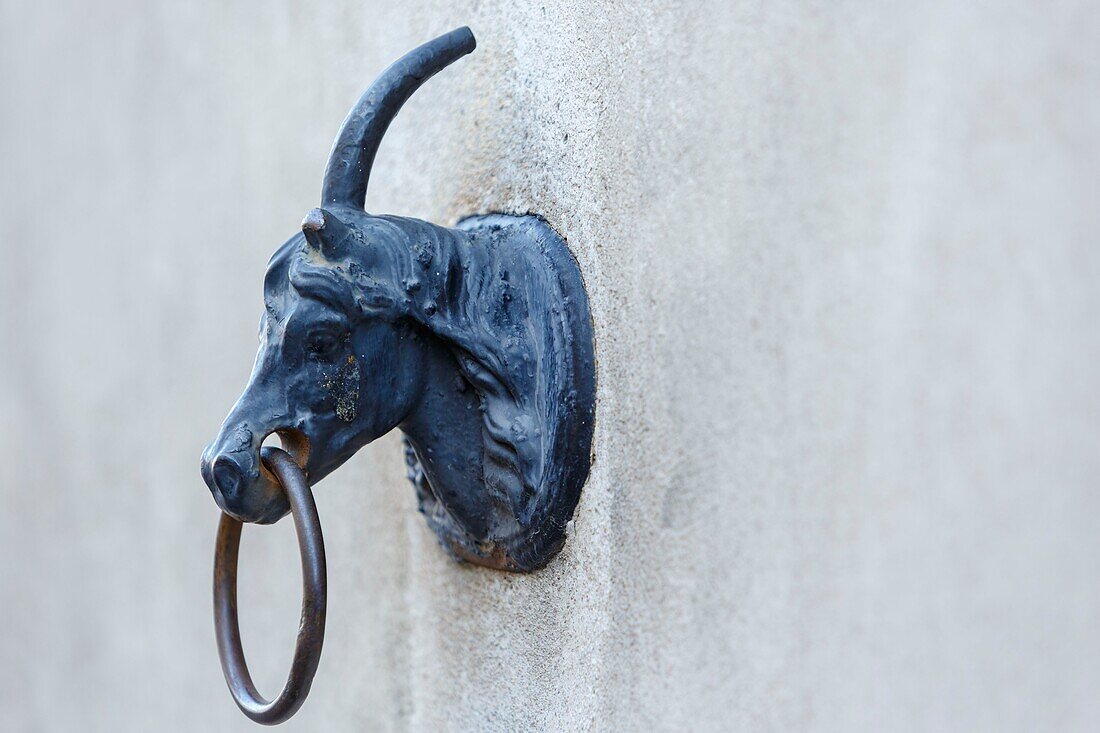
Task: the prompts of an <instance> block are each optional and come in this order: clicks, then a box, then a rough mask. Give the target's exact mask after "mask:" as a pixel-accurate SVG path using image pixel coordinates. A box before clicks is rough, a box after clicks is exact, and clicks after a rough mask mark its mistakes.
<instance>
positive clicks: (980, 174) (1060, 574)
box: [0, 0, 1100, 731]
mask: <svg viewBox="0 0 1100 733" xmlns="http://www.w3.org/2000/svg"><path fill="white" fill-rule="evenodd" d="M462 23H468V24H469V25H471V26H472V27H473V29H474V31H475V33H476V34H477V36H478V39H479V43H480V47H479V50H478V51H477V52H476V53H475V54H474V55H473V56H471V57H469V58H467V59H465V60H463V61H462V62H460V63H459V64H457V65H456V66H454V67H452V68H451V69H450V70H448V71H446V72H445V73H444V74H443V75H442V76H440V77H438V78H437V79H435V80H433V81H432V82H431V83H430V84H429V85H428V86H427V87H425V88H424V89H423V90H422V91H421V92H420V93H419V94H418V95H417V96H416V98H414V99H413V100H412V102H411V103H410V104H409V105H408V106H407V108H406V110H405V112H404V113H403V115H402V116H401V117H400V118H399V119H398V120H397V122H396V123H395V124H394V126H393V128H392V129H391V132H390V134H389V137H388V139H387V141H386V143H385V145H384V147H383V150H382V152H381V154H380V156H379V159H378V163H377V166H376V169H375V175H374V177H373V179H372V180H373V188H372V190H371V193H370V201H369V203H370V206H371V208H372V210H374V211H382V212H392V213H399V214H408V215H416V216H421V217H424V218H428V219H432V220H435V221H440V222H448V221H453V220H454V219H456V218H457V217H459V216H461V215H464V214H468V213H472V212H481V211H498V210H500V211H527V210H534V211H538V212H541V213H542V214H544V215H546V216H547V218H548V219H549V220H550V221H551V222H552V223H553V224H554V225H555V226H556V227H557V228H558V229H559V230H560V231H561V232H563V233H564V234H565V235H566V236H567V237H568V239H569V241H570V243H571V245H572V246H573V247H574V250H575V252H576V255H577V257H578V258H579V260H580V263H581V266H582V269H583V272H584V275H585V278H586V280H587V283H588V285H589V288H590V292H591V299H592V306H593V309H594V316H595V323H596V332H597V340H598V357H599V406H598V415H597V418H598V425H597V432H596V463H595V467H594V470H593V472H592V476H591V480H590V481H589V483H588V485H587V487H586V489H585V492H584V496H583V499H582V502H581V505H580V508H579V510H578V513H577V517H576V525H575V531H574V536H573V537H572V539H571V540H570V542H569V544H568V546H567V547H566V550H565V552H564V553H563V554H562V556H561V557H560V558H559V559H558V560H556V561H555V562H554V563H553V564H552V565H551V566H550V567H549V568H547V569H546V570H545V571H543V572H541V573H538V574H536V575H534V576H531V577H517V576H509V575H502V574H498V573H494V572H490V571H484V570H479V569H472V568H469V567H463V566H459V565H456V564H454V563H452V562H451V561H450V560H448V559H447V558H446V557H445V556H444V554H443V553H442V552H441V551H440V549H439V548H438V547H437V546H436V543H435V540H434V537H433V536H432V535H431V533H430V532H429V531H428V529H427V528H426V526H425V524H424V522H423V521H422V520H421V518H420V517H419V515H418V514H417V513H416V509H415V503H414V498H413V493H412V489H411V487H410V486H409V485H408V484H407V483H406V481H405V479H404V477H403V467H402V460H401V454H400V449H399V443H398V440H397V437H396V436H389V437H387V438H386V439H383V440H381V441H379V442H378V443H376V444H374V445H372V446H370V447H369V448H367V449H365V450H364V451H363V452H362V453H361V454H360V455H358V456H357V457H356V458H355V459H353V460H352V461H351V462H350V463H349V464H348V465H347V466H345V467H344V468H343V469H342V470H341V471H340V472H339V473H338V474H336V475H334V476H333V477H331V478H330V479H328V480H326V481H324V482H323V483H322V484H320V485H319V486H318V487H317V492H316V495H317V501H318V505H319V509H320V513H321V518H322V522H323V526H324V531H325V537H326V539H327V544H328V557H329V568H330V581H329V582H330V608H331V611H330V615H329V624H328V635H327V644H326V647H325V652H324V656H323V658H322V662H321V669H320V672H319V674H318V676H317V680H316V684H315V685H314V691H313V694H312V696H311V698H310V699H309V701H308V702H307V704H306V706H305V708H304V709H303V710H302V711H301V713H300V714H299V715H298V717H296V718H295V719H294V720H293V721H291V723H290V724H288V725H287V726H286V728H285V729H286V730H300V731H317V730H325V731H352V730H372V731H373V730H379V731H386V730H418V731H419V730H424V731H431V730H454V731H471V730H498V731H511V730H528V729H531V730H587V729H591V730H605V731H617V730H624V731H625V730H784V731H787V730H937V731H939V730H960V731H982V730H988V731H1006V730H1020V731H1033V730H1059V731H1070V730H1081V731H1086V730H1096V729H1097V728H1098V727H1100V630H1098V628H1097V625H1098V619H1100V571H1098V562H1100V532H1098V531H1097V526H1096V525H1097V517H1098V515H1100V449H1098V437H1100V374H1098V370H1097V365H1098V362H1100V332H1098V330H1097V326H1096V322H1095V318H1096V314H1097V312H1098V311H1100V289H1098V286H1097V281H1098V278H1100V207H1098V205H1097V201H1098V199H1100V183H1098V174H1097V171H1098V170H1100V54H1098V53H1097V48H1100V15H1098V14H1097V13H1096V10H1095V7H1093V6H1092V4H1091V3H1089V2H1085V1H1084V0H1081V1H1078V2H1066V3H1058V4H1056V5H1051V4H1050V3H1045V2H1038V1H1037V0H1027V1H1020V0H1016V1H1009V2H999V3H984V2H971V3H959V2H953V1H948V0H943V1H941V2H927V3H904V2H885V3H858V2H813V3H793V2H778V3H755V2H740V1H736V2H729V1H728V0H725V1H723V2H713V3H708V4H696V3H686V2H676V1H675V0H672V1H669V0H665V1H663V2H641V3H637V2H595V1H586V0H566V1H562V2H553V1H550V0H547V1H546V2H541V3H525V2H506V1H504V0H486V1H478V0H458V1H452V0H448V1H447V2H442V1H441V0H427V1H424V0H414V2H411V3H408V2H403V3H382V2H369V3H363V2H352V1H351V0H340V1H339V2H320V1H318V2H309V3H301V2H286V1H280V2H251V3H245V2H224V0H203V1H197V2H186V3H168V2H164V3H150V2H138V1H137V0H134V1H133V2H122V1H121V0H113V1H112V2H98V3H82V2H75V1H69V2H55V3H41V2H29V1H27V0H7V1H6V2H5V3H4V4H3V5H2V6H0V92H2V94H3V101H2V103H0V125H2V127H0V159H2V161H3V164H2V166H0V242H2V247H3V249H2V258H0V263H2V264H0V292H2V293H3V296H2V303H3V305H2V307H0V328H2V332H0V333H2V336H0V404H2V405H3V406H4V409H3V419H2V421H0V464H2V465H3V470H2V472H0V481H2V483H0V502H2V507H3V508H2V510H0V609H2V610H0V619H2V621H3V633H2V634H0V710H2V717H3V722H2V724H0V727H3V728H4V730H10V731H71V730H85V731H149V730H164V731H170V730H179V731H193V730H218V731H229V730H252V729H253V726H252V725H251V724H250V723H248V722H247V721H246V720H244V718H243V717H241V716H240V715H239V713H238V712H237V710H236V709H235V707H234V706H233V704H232V703H231V701H230V698H229V695H228V693H227V691H226V689H225V686H224V682H223V681H222V678H221V672H220V670H219V667H218V661H217V654H216V651H215V647H214V639H213V633H212V621H211V612H210V598H209V596H210V569H211V553H212V548H213V539H214V531H215V525H216V521H217V512H216V510H215V507H214V504H213V502H212V501H211V500H210V497H209V495H208V492H207V490H206V488H205V486H204V485H203V483H202V481H201V479H200V477H199V474H198V456H199V452H200V450H201V448H202V446H203V445H204V443H205V442H206V441H207V440H209V439H210V437H211V436H212V435H213V434H214V431H215V430H216V428H217V426H218V424H219V422H220V421H221V419H222V417H223V416H224V414H225V413H226V412H227V411H228V409H229V407H230V405H231V404H232V402H233V400H234V399H235V397H236V395H237V394H238V392H239V390H240V389H241V387H242V386H243V384H244V382H245V379H246V377H247V374H248V372H249V368H250V365H251V359H252V355H253V353H254V349H255V345H256V339H255V331H256V322H257V319H258V317H259V314H260V307H261V303H260V286H261V277H262V273H263V271H264V265H265V262H266V260H267V257H268V256H269V254H270V253H271V252H272V251H273V250H274V249H275V247H276V246H277V245H278V244H279V243H281V242H282V241H283V240H284V238H285V237H287V236H289V235H290V234H291V233H293V231H294V230H295V228H296V226H297V225H298V222H299V221H300V219H301V217H302V215H303V214H304V213H305V212H306V211H307V210H308V209H309V208H311V207H312V206H314V205H315V203H316V202H317V201H318V196H319V182H320V174H321V171H322V168H323V165H324V162H325V156H326V155H327V152H328V147H329V144H330V142H331V139H332V136H333V135H334V134H335V131H336V128H337V126H338V124H339V122H340V120H341V119H342V118H343V115H344V113H345V112H346V110H347V107H348V106H349V105H350V103H351V102H352V101H353V100H354V99H355V98H356V97H357V95H358V94H359V93H360V91H361V90H362V89H363V88H364V86H365V85H366V84H367V83H368V82H369V81H370V79H371V78H372V77H373V75H374V74H375V73H376V72H377V71H378V70H380V69H381V68H382V67H383V66H385V65H386V64H387V63H389V62H390V61H391V60H393V59H395V58H397V57H398V56H399V55H400V54H401V53H403V52H404V51H406V50H408V49H409V48H411V47H412V46H414V45H416V44H418V43H420V42H422V41H424V40H426V39H428V38H430V37H432V36H433V35H435V34H437V33H439V32H442V31H445V30H448V29H450V28H452V27H454V26H456V25H459V24H462ZM242 555H243V556H242V573H243V578H242V589H241V593H242V601H241V603H242V611H241V613H242V625H243V632H244V638H245V645H246V649H247V651H248V653H249V658H250V661H251V663H252V666H253V669H254V670H255V674H256V677H257V681H258V683H259V684H260V687H261V689H262V690H264V691H268V692H274V690H275V689H276V688H277V686H278V685H279V684H281V681H282V678H283V675H284V672H285V670H286V667H287V665H288V663H289V660H290V652H291V645H292V642H293V637H294V633H295V628H296V621H297V603H298V595H297V594H298V582H299V581H298V570H297V558H296V549H295V546H294V540H293V533H292V530H291V528H290V526H289V523H286V522H284V523H281V524H280V525H277V526H275V527H272V528H263V529H256V528H246V532H245V538H244V548H243V551H242Z"/></svg>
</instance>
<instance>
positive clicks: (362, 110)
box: [202, 28, 595, 572]
mask: <svg viewBox="0 0 1100 733" xmlns="http://www.w3.org/2000/svg"><path fill="white" fill-rule="evenodd" d="M474 45H475V43H474V37H473V34H472V33H470V30H469V29H468V28H459V29H458V30H455V31H452V32H450V33H448V34H446V35H443V36H440V37H439V38H437V39H435V40H434V41H431V42H429V43H427V44H425V45H423V46H421V47H420V48H418V49H415V50H414V51H412V52H410V53H409V54H407V55H406V56H405V57H404V58H402V59H401V60H400V61H398V62H397V63H395V64H394V65H392V66H391V67H390V68H388V69H387V70H386V71H384V72H383V73H382V75H381V76H380V77H379V78H378V79H377V80H376V81H375V82H374V84H373V85H372V86H371V87H370V89H369V90H368V91H367V92H366V93H365V94H364V95H363V97H362V98H361V99H360V100H359V102H358V103H357V104H356V106H355V107H354V108H353V109H352V110H351V112H350V114H349V115H348V117H347V119H346V120H345V121H344V124H343V127H342V128H341V130H340V133H339V135H338V136H337V138H336V143H335V145H334V146H333V150H332V154H331V157H330V159H329V162H328V165H327V167H326V170H325V177H324V185H323V194H322V206H323V208H319V209H314V210H312V211H310V212H309V213H308V214H307V215H306V217H305V220H304V221H303V222H302V231H301V233H299V234H296V235H294V236H293V237H291V238H290V239H289V240H288V241H287V242H286V243H285V244H284V245H283V246H282V247H280V248H279V249H278V251H276V253H275V254H274V256H273V257H272V258H271V261H270V262H269V264H268V269H267V275H266V277H265V279H264V306H265V310H264V313H263V317H262V319H261V322H260V350H259V353H258V354H257V357H256V362H255V366H254V368H253V372H252V377H251V379H250V381H249V383H248V386H247V387H246V388H245V391H244V394H243V395H241V397H240V399H239V400H238V402H237V404H236V405H235V406H234V407H233V410H232V411H231V412H230V414H229V416H228V417H227V418H226V420H225V422H224V423H223V425H222V428H221V431H220V432H219V434H218V436H217V437H216V438H215V439H214V441H213V442H212V443H211V444H210V445H209V446H208V447H207V449H206V451H205V452H204V454H203V458H202V474H203V478H204V479H205V480H206V483H207V485H208V486H209V487H210V490H211V492H212V493H213V495H214V499H215V500H216V501H217V503H218V505H219V506H220V507H221V508H222V509H223V510H224V511H225V512H226V513H228V514H230V515H232V516H234V517H236V518H238V519H240V520H242V521H246V522H258V523H261V524H262V523H269V522H274V521H277V520H278V519H279V518H280V517H282V516H284V515H285V514H286V512H287V510H288V504H287V499H286V496H285V495H284V493H283V492H282V491H281V490H280V488H279V487H278V485H277V483H276V482H275V481H274V479H273V477H272V476H271V475H270V473H269V472H268V471H267V470H265V469H264V467H263V466H262V464H261V462H260V460H259V451H260V446H261V445H262V443H263V441H264V439H265V438H266V437H267V436H268V435H270V434H271V433H278V434H279V435H280V437H281V438H282V441H283V446H284V448H286V449H287V450H288V451H290V453H291V454H292V455H293V456H294V457H295V459H296V460H297V461H298V463H299V464H300V465H302V467H303V468H304V470H305V473H306V476H307V477H308V480H309V483H310V484H311V485H312V484H315V483H316V482H318V481H320V480H321V479H323V478H324V477H325V476H327V475H328V474H329V473H331V472H332V471H333V470H335V469H336V468H338V467H339V466H340V465H341V464H343V462H344V461H346V460H347V459H348V458H350V457H351V456H352V455H353V454H354V453H355V452H356V451H357V450H358V449H359V448H360V447H362V446H363V445H365V444H367V443H369V442H370V441H372V440H374V439H376V438H378V437H380V436H382V435H384V434H386V433H388V432H389V431H390V430H392V429H394V428H400V429H401V431H402V432H403V433H404V436H405V441H406V442H405V446H406V449H405V452H406V460H407V464H408V467H409V477H410V479H412V481H413V483H414V485H415V487H416V491H417V496H418V499H419V502H420V508H421V511H422V512H423V513H424V515H425V516H426V518H427V520H428V523H429V525H430V526H431V527H432V529H433V530H434V531H435V532H436V534H437V535H438V536H439V538H440V540H441V542H442V544H443V545H444V547H446V548H447V549H448V550H449V551H450V552H451V553H452V555H453V556H455V557H456V558H460V559H463V560H467V561H470V562H473V563H477V564H479V565H484V566H487V567H491V568H498V569H502V570H513V571H522V572H526V571H531V570H535V569H537V568H539V567H541V566H543V565H545V564H546V563H547V562H548V561H549V560H550V558H552V557H553V556H554V554H555V553H557V552H558V551H559V550H560V549H561V547H562V545H563V544H564V542H565V537H566V525H567V523H568V521H569V520H570V518H571V517H572V515H573V510H574V508H575V507H576V504H577V501H578V499H579V497H580V491H581V487H582V486H583V484H584V482H585V480H586V478H587V476H588V469H589V465H590V462H591V444H592V419H593V412H594V405H595V358H594V344H593V333H592V323H591V319H590V315H589V310H588V298H587V295H586V293H585V289H584V283H583V282H582V280H581V274H580V270H579V268H578V266H577V262H576V260H575V259H574V258H573V255H572V254H571V253H570V251H569V248H568V246H567V245H566V243H565V241H564V240H563V239H562V238H561V237H560V236H559V235H558V234H557V233H556V232H555V231H554V230H553V229H551V228H550V226H549V225H548V224H547V223H546V222H545V221H544V220H542V219H541V218H539V217H537V216H533V215H526V216H509V215H503V214H491V215H482V216H474V217H470V218H468V219H465V220H463V221H462V222H460V223H459V224H458V226H457V227H454V228H447V227H442V226H438V225H436V224H431V223H428V222H425V221H420V220H418V219H410V218H404V217H397V216H378V215H372V214H368V213H367V212H365V211H363V209H362V205H363V202H364V197H365V194H366V187H367V181H368V179H369V176H370V165H371V162H372V161H373V159H374V155H375V152H376V151H377V149H378V145H379V143H380V141H381V138H382V135H383V133H384V132H385V130H386V128H387V127H388V125H389V123H390V120H391V119H392V118H393V117H394V115H395V114H396V113H397V111H398V109H399V108H400V107H401V105H402V104H403V103H404V102H405V100H406V99H408V97H409V96H410V95H411V94H412V93H413V92H414V91H415V90H416V89H417V88H418V87H419V86H420V85H421V84H422V83H423V82H424V81H425V80H427V79H428V78H430V77H431V76H432V75H433V74H435V73H436V72H438V71H440V70H441V69H443V68H444V67H445V66H447V65H448V64H450V63H452V62H453V61H455V60H456V59H458V58H460V57H462V56H463V55H465V54H467V53H469V52H470V51H472V50H473V49H474Z"/></svg>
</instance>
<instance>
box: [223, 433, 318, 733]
mask: <svg viewBox="0 0 1100 733" xmlns="http://www.w3.org/2000/svg"><path fill="white" fill-rule="evenodd" d="M261 460H263V462H264V465H265V466H267V468H268V469H269V470H270V471H271V472H272V473H274V474H275V476H276V478H278V479H279V483H280V484H281V485H282V487H283V491H285V492H286V495H287V499H288V500H289V502H290V511H291V513H292V514H293V515H294V530H295V531H296V532H297V534H298V547H299V549H300V551H301V555H302V620H301V623H300V624H299V626H298V641H297V643H295V645H294V661H293V662H292V663H291V665H290V674H289V675H288V676H287V681H286V685H285V686H284V687H283V691H282V692H281V693H279V696H278V697H277V698H275V699H274V700H272V701H271V702H268V701H267V700H265V699H264V698H263V697H261V696H260V693H259V692H257V691H256V685H255V684H253V682H252V676H251V675H250V674H249V673H248V665H247V664H246V663H245V659H244V649H243V648H242V647H241V630H240V627H239V626H238V624H237V552H238V550H239V549H240V545H241V522H240V521H239V520H237V519H234V518H233V517H231V516H229V515H228V514H224V513H223V514H222V518H221V523H220V524H219V525H218V540H217V544H216V546H215V550H214V629H215V633H216V635H217V638H218V656H219V657H221V662H222V672H224V673H225V681H226V683H227V684H228V685H229V691H230V692H231V693H233V699H234V700H235V701H236V703H237V707H239V708H240V709H241V711H242V712H243V713H244V714H245V715H247V716H248V717H249V718H251V719H252V720H254V721H256V722H257V723H263V724H264V725H275V724H276V723H282V722H283V721H284V720H287V719H288V718H290V716H292V715H294V713H296V712H297V711H298V708H300V707H301V706H302V703H303V702H305V699H306V695H308V694H309V687H310V685H311V684H312V683H313V675H314V673H316V672H317V663H318V662H319V661H320V659H321V644H322V643H323V642H324V640H325V605H326V602H327V596H328V580H327V573H326V570H325V544H324V540H323V539H322V537H321V523H320V521H319V520H318V518H317V506H316V505H315V504H314V502H313V493H312V492H311V491H310V490H309V484H308V483H307V482H306V477H305V474H304V473H302V469H301V468H299V467H298V464H297V463H295V462H294V459H293V458H291V457H290V454H289V453H287V452H286V451H283V450H279V449H278V448H264V449H263V451H262V453H261Z"/></svg>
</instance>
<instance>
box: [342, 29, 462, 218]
mask: <svg viewBox="0 0 1100 733" xmlns="http://www.w3.org/2000/svg"><path fill="white" fill-rule="evenodd" d="M476 45H477V42H476V41H475V40H474V34H473V33H472V32H470V29H469V28H467V27H465V26H463V27H462V28H457V29H455V30H453V31H451V32H450V33H446V34H444V35H442V36H440V37H439V38H436V39H435V40H434V41H428V42H427V43H425V44H424V45H423V46H420V47H419V48H415V49H413V50H412V51H409V52H408V53H407V54H405V55H404V56H402V57H401V59H400V60H398V61H397V62H396V63H394V64H393V65H391V66H390V67H389V68H388V69H386V70H385V71H383V72H382V74H381V75H380V76H379V77H378V78H377V79H375V80H374V83H373V84H371V85H370V89H368V90H367V91H366V92H365V93H364V94H363V96H362V97H360V98H359V101H358V102H357V103H356V105H355V106H354V107H352V109H351V112H349V113H348V116H347V119H345V120H344V124H343V126H342V127H341V128H340V134H339V135H337V136H336V142H335V143H333V145H332V153H331V154H330V155H329V159H328V166H327V167H326V168H325V180H324V183H323V185H322V186H321V205H322V206H327V205H330V204H344V205H347V206H357V207H362V206H363V203H364V201H365V200H366V196H367V180H368V179H369V178H370V169H371V165H373V164H374V155H375V153H377V152H378V145H379V143H381V142H382V136H383V135H384V134H386V128H387V127H389V126H390V122H391V121H392V120H393V118H394V117H395V116H397V111H398V110H400V109H401V105H403V104H404V103H405V101H406V100H407V99H408V98H409V97H411V96H412V94H413V92H415V91H416V90H417V89H419V88H420V85H421V84H423V83H424V82H426V81H427V80H428V79H430V78H431V77H432V76H433V75H435V74H436V73H437V72H439V71H442V70H443V69H445V68H446V67H447V66H449V65H450V64H452V63H454V62H455V61H457V60H458V59H460V58H462V57H463V56H465V55H466V54H468V53H470V52H471V51H473V50H474V47H475V46H476Z"/></svg>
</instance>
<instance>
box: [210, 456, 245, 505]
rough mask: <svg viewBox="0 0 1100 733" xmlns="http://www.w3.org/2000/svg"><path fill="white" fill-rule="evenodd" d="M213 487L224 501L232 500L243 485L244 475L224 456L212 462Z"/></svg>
mask: <svg viewBox="0 0 1100 733" xmlns="http://www.w3.org/2000/svg"><path fill="white" fill-rule="evenodd" d="M213 476H214V485H215V486H217V487H218V491H219V492H220V493H221V495H222V497H223V498H225V499H233V498H235V497H236V496H237V493H238V492H239V491H240V489H241V484H243V483H244V473H243V472H242V471H241V468H240V466H238V465H237V464H236V463H234V462H233V461H232V460H231V459H229V458H225V457H224V456H223V457H221V458H218V459H217V460H216V461H214V471H213Z"/></svg>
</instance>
